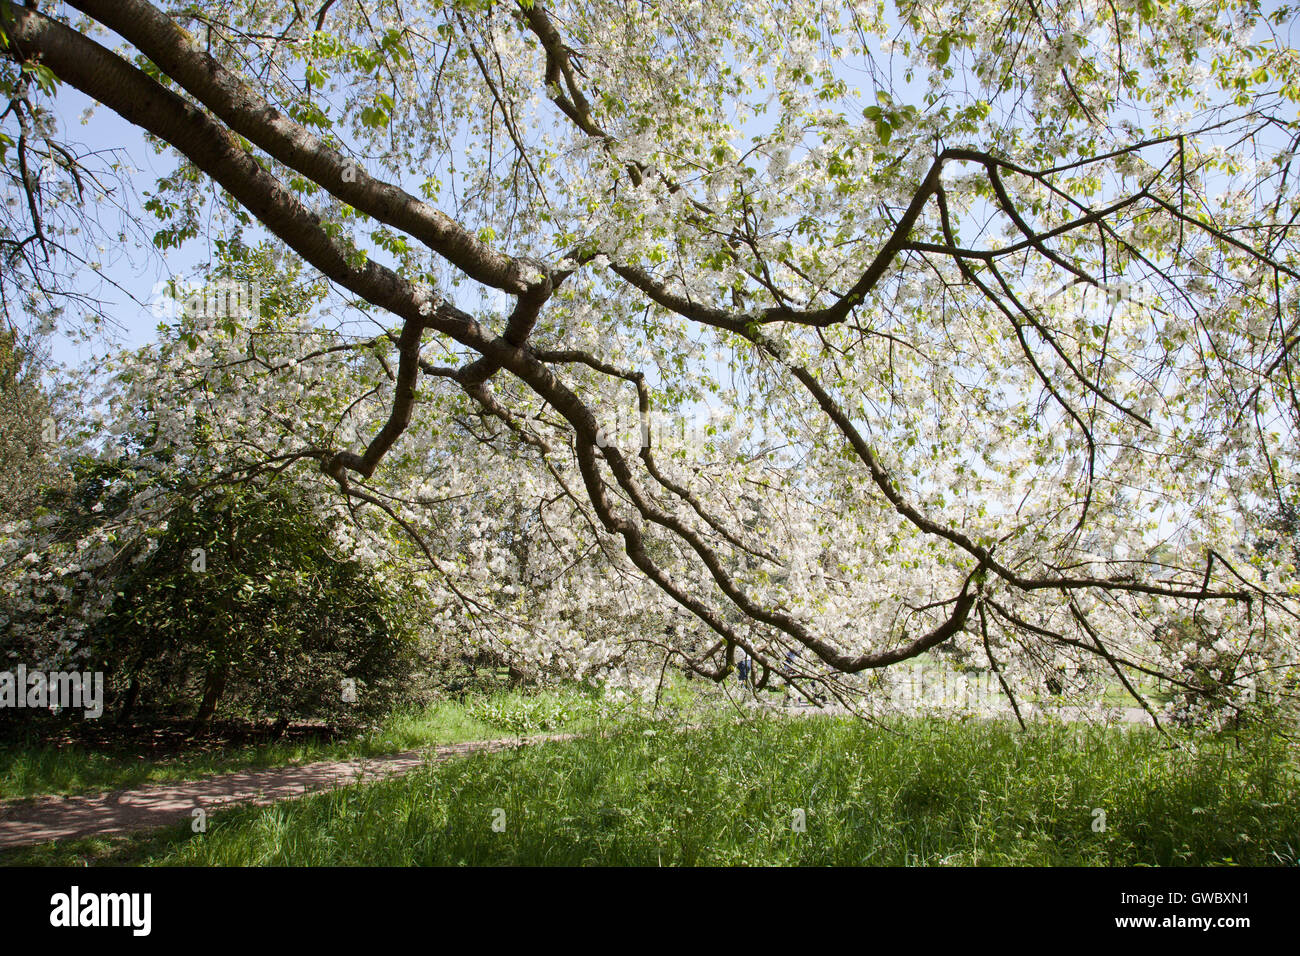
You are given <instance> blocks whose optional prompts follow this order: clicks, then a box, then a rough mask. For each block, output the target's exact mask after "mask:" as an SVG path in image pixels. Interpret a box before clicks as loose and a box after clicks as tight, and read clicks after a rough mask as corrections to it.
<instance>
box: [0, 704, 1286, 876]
mask: <svg viewBox="0 0 1300 956" xmlns="http://www.w3.org/2000/svg"><path fill="white" fill-rule="evenodd" d="M1298 849H1300V787H1298V786H1297V773H1296V766H1295V763H1294V755H1293V754H1289V753H1288V751H1287V749H1286V747H1285V746H1284V745H1283V743H1281V742H1280V741H1279V740H1278V739H1277V738H1253V737H1232V738H1226V737H1225V738H1217V739H1203V740H1201V741H1200V742H1199V743H1197V744H1196V745H1194V746H1193V745H1192V744H1190V743H1189V742H1186V741H1184V742H1183V744H1182V745H1181V746H1175V745H1173V744H1172V743H1171V742H1170V741H1169V740H1168V739H1167V738H1164V737H1161V736H1160V735H1159V734H1157V733H1156V732H1154V731H1152V730H1150V729H1146V728H1127V729H1124V728H1116V727H1091V726H1085V725H1061V724H1059V723H1037V724H1032V725H1031V727H1030V729H1029V730H1028V731H1026V732H1021V731H1019V730H1018V729H1016V728H1015V727H1014V725H1012V724H1008V723H1006V722H1000V721H999V722H980V721H974V720H970V721H959V720H950V721H944V720H937V719H908V720H902V721H898V722H895V723H893V724H892V725H891V726H889V727H881V726H873V725H871V724H867V723H865V722H862V721H856V720H853V719H845V718H835V717H826V716H810V717H804V718H780V717H758V718H755V719H750V720H744V721H737V720H736V719H734V718H733V717H724V716H721V715H719V716H717V717H715V718H714V719H712V720H709V721H706V722H705V724H704V725H702V726H696V727H692V728H684V727H682V726H681V725H680V724H670V723H666V722H663V721H659V722H652V721H624V722H621V723H619V724H616V725H609V726H607V727H606V729H605V730H604V731H603V732H596V733H592V734H591V735H589V736H587V737H584V738H581V739H578V740H573V741H567V742H562V743H550V744H544V745H538V746H533V747H528V748H522V749H518V750H512V751H507V752H503V753H497V754H476V755H472V756H469V757H466V758H464V759H459V760H455V761H452V762H450V763H445V764H440V765H431V766H427V767H425V768H423V769H421V770H418V771H415V772H414V773H412V774H410V775H408V776H406V777H404V778H400V779H391V780H386V781H381V782H377V783H369V784H361V785H354V786H351V787H348V788H344V789H342V790H337V791H333V792H329V793H323V794H319V795H315V796H311V797H307V798H304V799H302V800H297V801H293V802H289V803H283V804H279V805H276V806H273V807H267V808H248V809H237V810H229V811H223V812H221V813H219V814H214V816H213V818H212V825H211V827H210V828H209V830H208V832H206V833H203V834H195V833H191V832H190V829H189V827H188V826H187V825H186V826H182V827H177V828H172V829H168V830H164V831H158V832H155V833H152V834H145V835H140V836H137V837H131V838H125V839H118V840H113V841H105V840H81V841H76V842H72V843H66V844H59V845H46V846H43V847H35V848H29V849H24V850H19V851H13V852H11V853H10V854H8V855H7V856H6V858H5V859H4V862H7V863H29V864H30V863H51V864H82V863H91V864H103V863H108V864H123V863H147V864H162V865H168V864H180V865H234V866H246V865H294V866H305V865H389V866H407V865H412V864H414V865H441V864H449V865H464V864H470V865H472V864H522V865H541V864H635V865H649V866H654V865H692V864H763V865H766V864H789V865H820V864H841V865H842V864H870V865H1124V866H1132V865H1156V866H1168V865H1215V864H1254V865H1295V864H1296V863H1297V850H1298Z"/></svg>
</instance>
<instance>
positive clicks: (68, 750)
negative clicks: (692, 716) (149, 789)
mask: <svg viewBox="0 0 1300 956" xmlns="http://www.w3.org/2000/svg"><path fill="white" fill-rule="evenodd" d="M608 712H610V708H609V707H603V708H602V707H600V706H599V702H598V700H597V698H596V697H595V696H594V695H593V693H592V692H591V691H585V690H584V689H581V688H576V687H574V688H563V689H558V690H551V691H542V692H534V693H525V692H522V691H504V692H500V693H498V694H495V695H493V696H492V697H491V698H482V697H479V698H469V699H465V700H445V701H441V702H438V703H435V704H432V705H430V706H428V707H424V708H419V709H410V710H405V711H399V712H397V713H395V714H393V715H392V716H390V717H389V718H388V719H386V720H385V721H384V722H383V723H382V724H381V725H380V726H378V727H374V728H371V729H369V730H365V731H361V732H359V733H355V734H351V735H348V736H337V735H329V734H308V735H298V736H292V737H288V738H285V739H281V740H263V741H260V742H255V743H232V742H231V740H229V739H228V738H225V737H222V736H220V735H206V736H199V737H194V738H190V737H186V736H185V735H184V734H175V735H169V736H168V737H167V738H166V739H165V740H164V741H162V742H161V743H160V742H159V741H158V740H157V739H156V735H155V736H150V735H148V734H147V733H142V734H141V735H138V736H131V735H115V736H112V737H110V738H109V742H108V743H106V744H98V745H96V744H92V743H87V742H85V741H83V740H78V739H75V738H73V739H70V740H64V741H49V740H45V741H39V740H16V741H9V742H6V743H0V800H9V799H15V798H21V797H35V796H41V795H45V794H77V793H89V792H95V791H102V790H116V789H122V788H132V787H140V786H144V785H146V784H151V783H176V782H179V781H183V780H195V779H198V778H199V777H203V776H207V775H209V774H214V773H222V772H227V771H234V770H248V769H257V768H266V767H279V766H288V765H293V764H302V763H310V762H311V761H314V760H333V759H344V758H349V757H372V756H378V755H381V754H390V753H399V752H401V751H404V750H415V749H419V748H421V747H430V746H434V745H437V744H450V743H461V742H463V741H467V740H484V739H490V738H497V737H506V736H510V735H519V734H532V733H541V732H547V731H551V732H571V731H580V730H583V729H586V728H588V727H590V726H592V725H593V721H594V720H595V719H596V718H597V717H598V716H599V715H601V714H605V713H608Z"/></svg>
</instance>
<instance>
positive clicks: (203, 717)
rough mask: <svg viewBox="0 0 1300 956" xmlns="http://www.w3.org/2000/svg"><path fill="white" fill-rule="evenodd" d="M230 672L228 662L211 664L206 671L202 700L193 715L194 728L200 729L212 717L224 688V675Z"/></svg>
mask: <svg viewBox="0 0 1300 956" xmlns="http://www.w3.org/2000/svg"><path fill="white" fill-rule="evenodd" d="M229 672H230V664H228V663H222V664H213V665H212V668H211V669H210V670H209V671H208V676H207V679H206V680H205V681H204V683H203V702H202V703H201V704H199V712H198V713H197V714H195V715H194V729H195V730H196V731H198V730H202V729H203V728H204V727H206V726H207V725H208V721H210V720H211V719H212V715H213V714H214V713H215V712H216V710H217V702H218V701H219V700H220V699H221V695H222V693H223V692H224V691H225V689H226V675H227V674H229Z"/></svg>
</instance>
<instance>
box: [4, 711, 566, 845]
mask: <svg viewBox="0 0 1300 956" xmlns="http://www.w3.org/2000/svg"><path fill="white" fill-rule="evenodd" d="M575 736H577V735H575V734H549V735H542V736H537V737H511V738H504V739H500V740H475V741H471V742H469V743H461V744H446V745H444V746H440V747H430V748H428V749H427V750H408V751H405V752H404V753H398V754H390V755H385V756H380V757H364V758H360V759H357V760H337V761H335V760H323V761H319V762H317V763H309V764H302V765H300V766H296V767H270V768H267V769H265V770H246V771H240V772H238V773H225V774H221V775H219V776H215V777H205V778H203V779H201V780H194V781H190V782H188V783H175V784H155V785H152V786H148V787H141V788H140V789H138V790H114V791H112V792H110V793H100V794H95V795H92V796H82V797H40V798H38V799H36V800H20V801H9V802H6V803H0V849H4V848H5V847H15V846H24V845H27V844H31V843H46V842H48V841H50V840H71V839H74V838H76V837H85V836H117V835H120V834H123V833H127V832H129V831H131V830H144V829H149V828H152V827H161V826H166V825H167V824H170V823H175V822H177V821H179V820H188V819H191V818H192V816H193V811H194V810H195V809H202V810H204V811H205V812H206V813H208V814H209V815H211V814H212V812H213V811H214V810H216V809H219V808H221V807H228V806H233V805H235V804H242V805H245V806H248V805H251V806H264V805H266V804H269V803H276V802H278V801H280V800H291V799H293V798H295V797H301V796H304V795H305V794H308V793H314V792H318V791H321V790H332V789H334V788H335V787H342V786H346V785H348V784H350V783H356V782H358V781H360V780H363V779H365V780H378V779H382V778H384V777H391V776H395V775H397V774H403V773H408V772H410V771H412V770H414V769H416V768H417V767H420V766H423V765H424V763H425V761H426V760H432V761H434V762H441V761H443V760H448V759H450V758H452V757H457V756H461V755H463V754H470V753H478V752H480V751H487V752H493V751H498V750H506V749H508V748H511V747H521V746H527V745H529V744H537V743H545V742H547V741H559V740H572V739H574V737H575Z"/></svg>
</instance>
